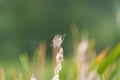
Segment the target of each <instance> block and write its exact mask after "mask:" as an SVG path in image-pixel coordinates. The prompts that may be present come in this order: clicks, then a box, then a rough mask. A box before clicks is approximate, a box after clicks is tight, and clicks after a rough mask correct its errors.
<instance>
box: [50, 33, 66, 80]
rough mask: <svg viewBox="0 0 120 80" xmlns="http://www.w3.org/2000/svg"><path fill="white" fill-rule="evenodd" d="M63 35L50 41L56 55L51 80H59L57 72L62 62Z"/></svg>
mask: <svg viewBox="0 0 120 80" xmlns="http://www.w3.org/2000/svg"><path fill="white" fill-rule="evenodd" d="M64 37H65V35H56V36H55V37H54V38H53V40H52V46H53V47H54V48H56V49H57V55H56V67H55V71H54V77H53V78H52V80H59V72H60V70H61V69H62V64H61V63H62V61H63V48H62V43H63V40H64Z"/></svg>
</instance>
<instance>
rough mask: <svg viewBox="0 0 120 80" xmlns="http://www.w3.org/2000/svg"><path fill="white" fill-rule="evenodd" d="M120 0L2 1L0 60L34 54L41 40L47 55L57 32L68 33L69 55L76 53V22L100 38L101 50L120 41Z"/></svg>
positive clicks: (99, 46)
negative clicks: (73, 47)
mask: <svg viewBox="0 0 120 80" xmlns="http://www.w3.org/2000/svg"><path fill="white" fill-rule="evenodd" d="M119 4H120V3H119V0H0V62H4V61H12V60H18V55H19V54H21V53H24V52H28V53H29V55H30V56H32V55H33V53H34V50H35V49H36V48H37V47H38V45H39V43H40V41H43V40H45V41H46V42H47V56H50V55H51V54H52V53H51V46H50V44H51V41H52V38H53V36H54V35H55V34H58V33H59V34H64V33H66V37H65V42H64V47H65V53H67V54H65V55H69V54H70V53H72V52H71V51H72V50H71V49H72V47H71V45H72V43H71V42H72V39H71V32H70V27H71V25H72V24H76V25H77V26H78V29H79V30H80V31H81V32H80V33H82V32H84V31H86V32H88V33H89V37H91V38H95V39H96V42H97V44H96V50H97V52H99V51H101V50H103V49H104V48H105V47H107V46H113V45H115V44H116V43H118V42H119V40H120V35H119V32H120V30H119V27H120V25H119V19H117V17H118V16H120V15H119V14H118V12H119V11H118V10H119V7H120V6H119Z"/></svg>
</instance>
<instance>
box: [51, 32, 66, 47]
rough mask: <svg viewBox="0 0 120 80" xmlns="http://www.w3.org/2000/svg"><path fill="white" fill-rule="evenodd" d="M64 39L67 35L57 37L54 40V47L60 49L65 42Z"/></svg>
mask: <svg viewBox="0 0 120 80" xmlns="http://www.w3.org/2000/svg"><path fill="white" fill-rule="evenodd" d="M64 37H65V34H64V35H60V34H58V35H55V36H54V38H53V40H52V46H53V47H55V48H57V49H59V48H60V47H61V45H62V43H63V41H64Z"/></svg>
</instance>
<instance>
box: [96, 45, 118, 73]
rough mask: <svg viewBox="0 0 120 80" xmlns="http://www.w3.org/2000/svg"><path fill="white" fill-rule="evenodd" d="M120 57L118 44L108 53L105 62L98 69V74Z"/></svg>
mask: <svg viewBox="0 0 120 80" xmlns="http://www.w3.org/2000/svg"><path fill="white" fill-rule="evenodd" d="M119 55H120V43H119V44H118V45H117V46H116V47H115V48H114V49H113V50H112V51H111V52H110V54H109V55H108V56H107V57H106V58H105V60H104V61H103V62H102V63H101V64H100V66H99V67H98V73H99V74H103V73H104V71H105V70H106V69H107V67H108V66H109V65H111V64H112V63H113V62H114V61H115V60H116V59H117V58H118V56H119Z"/></svg>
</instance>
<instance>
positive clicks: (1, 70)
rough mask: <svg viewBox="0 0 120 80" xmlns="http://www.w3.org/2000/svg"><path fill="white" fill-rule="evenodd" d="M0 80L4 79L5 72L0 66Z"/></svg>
mask: <svg viewBox="0 0 120 80" xmlns="http://www.w3.org/2000/svg"><path fill="white" fill-rule="evenodd" d="M0 80H5V72H4V70H3V69H2V68H0Z"/></svg>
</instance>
